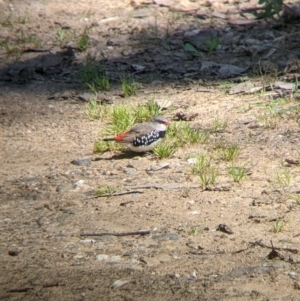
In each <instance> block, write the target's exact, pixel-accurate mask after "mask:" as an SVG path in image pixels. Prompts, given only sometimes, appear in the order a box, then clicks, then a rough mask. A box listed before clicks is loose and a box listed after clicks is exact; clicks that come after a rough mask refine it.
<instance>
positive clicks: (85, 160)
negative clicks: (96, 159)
mask: <svg viewBox="0 0 300 301" xmlns="http://www.w3.org/2000/svg"><path fill="white" fill-rule="evenodd" d="M71 164H74V165H77V166H84V165H90V164H91V159H90V158H81V159H76V160H72V161H71Z"/></svg>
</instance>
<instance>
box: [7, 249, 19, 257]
mask: <svg viewBox="0 0 300 301" xmlns="http://www.w3.org/2000/svg"><path fill="white" fill-rule="evenodd" d="M8 255H9V256H18V255H19V251H18V250H9V251H8Z"/></svg>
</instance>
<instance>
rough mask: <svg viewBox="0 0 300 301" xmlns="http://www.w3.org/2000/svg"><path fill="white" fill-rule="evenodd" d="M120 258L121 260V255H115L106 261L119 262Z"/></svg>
mask: <svg viewBox="0 0 300 301" xmlns="http://www.w3.org/2000/svg"><path fill="white" fill-rule="evenodd" d="M121 260H122V258H121V256H119V255H115V256H112V257H111V258H110V259H109V260H108V261H107V262H109V263H112V264H114V263H119V262H120V261H121Z"/></svg>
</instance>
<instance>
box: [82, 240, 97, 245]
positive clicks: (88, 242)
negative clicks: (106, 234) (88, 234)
mask: <svg viewBox="0 0 300 301" xmlns="http://www.w3.org/2000/svg"><path fill="white" fill-rule="evenodd" d="M95 242H96V241H95V240H94V239H82V240H81V241H80V243H81V244H93V243H95Z"/></svg>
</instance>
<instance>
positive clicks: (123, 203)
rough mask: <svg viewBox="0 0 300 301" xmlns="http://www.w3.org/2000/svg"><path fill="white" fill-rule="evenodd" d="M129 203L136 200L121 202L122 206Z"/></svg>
mask: <svg viewBox="0 0 300 301" xmlns="http://www.w3.org/2000/svg"><path fill="white" fill-rule="evenodd" d="M129 203H134V201H127V202H122V203H120V206H126V205H127V204H129Z"/></svg>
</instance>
